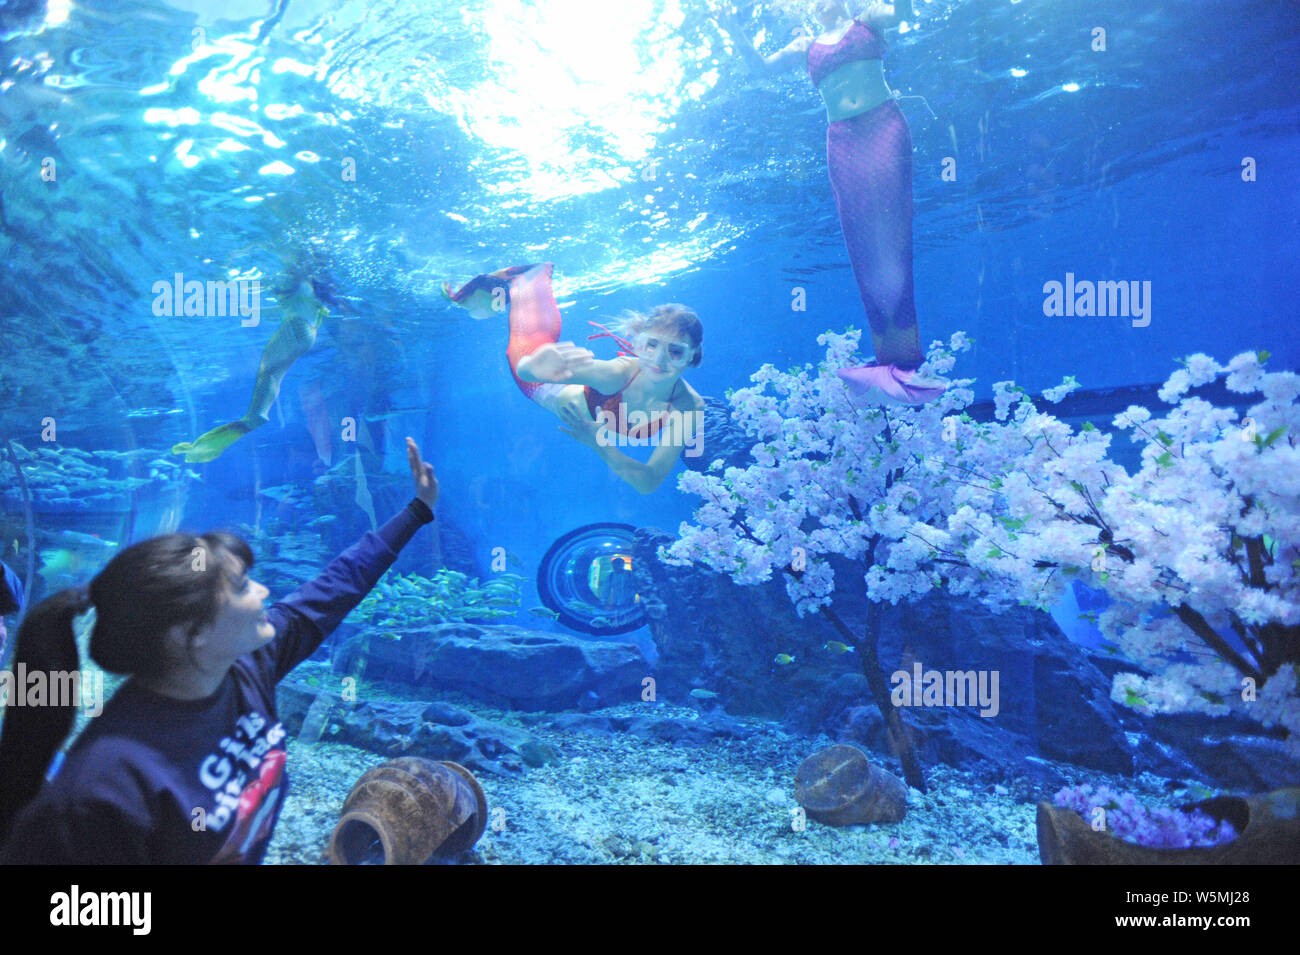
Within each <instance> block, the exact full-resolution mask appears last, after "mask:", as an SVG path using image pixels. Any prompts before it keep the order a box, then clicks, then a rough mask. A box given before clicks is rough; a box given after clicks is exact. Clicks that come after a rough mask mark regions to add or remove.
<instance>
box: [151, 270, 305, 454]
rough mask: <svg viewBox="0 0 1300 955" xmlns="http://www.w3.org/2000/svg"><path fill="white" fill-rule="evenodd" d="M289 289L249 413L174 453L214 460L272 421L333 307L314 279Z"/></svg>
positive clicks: (293, 281)
mask: <svg viewBox="0 0 1300 955" xmlns="http://www.w3.org/2000/svg"><path fill="white" fill-rule="evenodd" d="M288 288H289V291H287V292H286V293H283V294H280V295H278V296H277V298H278V300H279V302H280V305H281V307H282V308H283V310H284V317H283V318H282V319H281V320H280V327H279V328H277V329H276V330H275V334H274V335H272V336H271V340H270V341H269V342H267V344H266V348H264V349H263V350H262V360H261V362H260V363H259V365H258V368H257V383H256V384H254V385H253V398H252V400H251V401H250V402H249V403H248V412H247V413H246V414H245V415H244V416H243V417H242V418H239V419H237V420H235V421H231V422H229V423H227V424H223V425H220V426H218V427H216V428H213V429H212V430H211V431H208V432H206V433H205V434H202V435H200V436H199V437H197V438H195V439H194V440H193V441H182V442H181V443H180V444H176V445H173V446H172V454H183V455H185V460H186V461H199V462H201V461H212V460H214V459H216V458H218V457H220V455H221V453H222V452H223V451H225V450H226V448H228V447H230V446H231V445H232V444H234V443H235V442H236V441H238V440H239V439H240V438H242V437H243V436H244V435H246V434H248V433H249V432H250V431H252V430H253V429H254V428H260V427H261V426H262V425H264V424H266V423H267V422H268V421H270V420H271V419H270V417H269V414H270V411H271V406H272V405H273V404H275V399H276V396H277V395H279V393H280V383H281V382H282V381H283V380H284V375H285V372H287V371H288V370H289V368H290V367H291V366H292V365H293V363H294V362H296V361H297V360H298V359H299V358H301V357H302V356H303V355H305V354H307V352H309V351H310V350H311V347H312V346H313V345H314V344H316V333H317V332H319V331H320V325H321V322H322V321H323V320H324V318H325V316H326V315H327V314H329V310H328V309H327V308H326V307H325V306H324V305H323V304H321V299H320V297H319V295H318V292H321V291H322V289H321V288H320V287H319V286H318V285H317V284H316V283H315V282H313V281H312V280H311V279H308V278H299V277H298V276H296V275H295V276H292V277H291V278H290V281H289V286H288Z"/></svg>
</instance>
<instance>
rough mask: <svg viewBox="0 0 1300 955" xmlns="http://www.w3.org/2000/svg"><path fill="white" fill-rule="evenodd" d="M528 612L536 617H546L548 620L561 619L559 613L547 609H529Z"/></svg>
mask: <svg viewBox="0 0 1300 955" xmlns="http://www.w3.org/2000/svg"><path fill="white" fill-rule="evenodd" d="M528 612H529V613H531V614H532V615H533V616H534V617H545V618H546V619H547V620H559V619H560V615H559V614H558V613H556V612H555V611H554V610H550V609H548V608H546V607H529V608H528Z"/></svg>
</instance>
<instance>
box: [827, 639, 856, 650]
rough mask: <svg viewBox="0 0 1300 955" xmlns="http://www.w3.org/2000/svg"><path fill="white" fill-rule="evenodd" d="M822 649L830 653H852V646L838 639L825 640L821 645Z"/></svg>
mask: <svg viewBox="0 0 1300 955" xmlns="http://www.w3.org/2000/svg"><path fill="white" fill-rule="evenodd" d="M822 649H823V650H828V651H830V652H831V653H852V652H853V648H852V647H851V646H849V645H848V644H847V643H840V641H838V640H828V641H826V645H825V646H823V647H822Z"/></svg>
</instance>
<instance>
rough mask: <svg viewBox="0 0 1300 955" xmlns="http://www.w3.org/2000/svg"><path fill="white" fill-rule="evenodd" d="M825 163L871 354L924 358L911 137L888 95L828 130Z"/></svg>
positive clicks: (886, 361) (901, 362)
mask: <svg viewBox="0 0 1300 955" xmlns="http://www.w3.org/2000/svg"><path fill="white" fill-rule="evenodd" d="M826 162H827V167H828V168H829V170H830V180H831V190H832V191H833V192H834V194H835V208H836V210H837V211H838V212H839V218H840V229H841V231H842V232H843V233H844V245H845V246H846V248H847V249H848V253H849V261H850V262H851V263H852V265H853V277H854V278H855V279H856V280H857V285H858V294H859V296H860V297H861V298H862V307H863V309H864V310H865V311H866V314H867V322H868V324H869V325H870V327H871V341H872V345H873V346H874V348H875V353H876V361H877V362H879V363H880V364H881V365H898V366H899V367H900V368H915V367H916V366H917V365H919V364H921V362H923V361H924V360H925V355H924V353H923V352H922V351H921V341H920V333H919V331H918V329H917V325H916V301H915V299H914V297H913V290H912V136H911V133H910V132H909V131H908V128H907V120H906V119H905V118H904V116H903V111H902V110H900V109H899V108H898V104H897V103H895V102H894V101H893V100H888V101H886V102H884V103H882V104H881V105H879V106H877V107H876V108H875V109H869V110H867V111H866V112H865V113H859V114H858V115H857V116H851V117H849V118H848V119H840V120H836V121H834V122H832V123H831V124H830V125H829V126H828V127H827V129H826Z"/></svg>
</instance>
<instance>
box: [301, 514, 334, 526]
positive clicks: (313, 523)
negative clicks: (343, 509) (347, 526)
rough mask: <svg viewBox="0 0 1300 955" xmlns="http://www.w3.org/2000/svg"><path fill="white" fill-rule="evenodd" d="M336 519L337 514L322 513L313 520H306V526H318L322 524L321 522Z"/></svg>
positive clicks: (324, 522) (325, 522) (326, 522)
mask: <svg viewBox="0 0 1300 955" xmlns="http://www.w3.org/2000/svg"><path fill="white" fill-rule="evenodd" d="M336 520H338V515H336V514H322V515H321V516H320V517H318V518H316V519H315V520H314V521H308V522H307V526H308V527H320V526H321V525H323V524H328V523H329V522H330V521H336Z"/></svg>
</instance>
